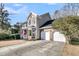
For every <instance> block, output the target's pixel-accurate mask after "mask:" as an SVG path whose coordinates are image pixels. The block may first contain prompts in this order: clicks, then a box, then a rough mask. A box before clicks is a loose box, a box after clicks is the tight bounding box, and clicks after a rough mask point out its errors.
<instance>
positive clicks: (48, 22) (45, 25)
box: [40, 19, 54, 28]
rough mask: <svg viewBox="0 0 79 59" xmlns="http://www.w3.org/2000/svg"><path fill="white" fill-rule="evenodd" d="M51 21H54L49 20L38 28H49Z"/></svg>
mask: <svg viewBox="0 0 79 59" xmlns="http://www.w3.org/2000/svg"><path fill="white" fill-rule="evenodd" d="M53 21H54V19H53V20H49V21H47V22H46V23H44V24H43V25H42V26H40V28H41V27H47V26H51V25H52V22H53Z"/></svg>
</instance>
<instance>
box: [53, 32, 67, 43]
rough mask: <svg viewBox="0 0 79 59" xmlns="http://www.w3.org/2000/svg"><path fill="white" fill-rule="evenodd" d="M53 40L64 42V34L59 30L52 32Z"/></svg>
mask: <svg viewBox="0 0 79 59" xmlns="http://www.w3.org/2000/svg"><path fill="white" fill-rule="evenodd" d="M53 40H54V41H60V42H66V38H65V36H64V34H61V33H60V32H54V34H53Z"/></svg>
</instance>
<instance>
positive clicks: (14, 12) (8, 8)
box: [5, 7, 17, 14]
mask: <svg viewBox="0 0 79 59" xmlns="http://www.w3.org/2000/svg"><path fill="white" fill-rule="evenodd" d="M5 9H6V10H8V12H9V13H10V14H17V12H16V10H14V9H13V8H10V7H5Z"/></svg>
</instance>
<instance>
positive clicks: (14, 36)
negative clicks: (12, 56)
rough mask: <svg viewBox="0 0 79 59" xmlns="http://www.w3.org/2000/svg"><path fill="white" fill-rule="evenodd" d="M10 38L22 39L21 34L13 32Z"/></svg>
mask: <svg viewBox="0 0 79 59" xmlns="http://www.w3.org/2000/svg"><path fill="white" fill-rule="evenodd" d="M10 38H11V39H20V35H19V34H11V35H10Z"/></svg>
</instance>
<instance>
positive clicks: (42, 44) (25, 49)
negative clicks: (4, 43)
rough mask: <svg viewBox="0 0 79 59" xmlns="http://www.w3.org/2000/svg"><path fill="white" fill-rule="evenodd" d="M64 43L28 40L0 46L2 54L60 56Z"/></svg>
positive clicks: (0, 53)
mask: <svg viewBox="0 0 79 59" xmlns="http://www.w3.org/2000/svg"><path fill="white" fill-rule="evenodd" d="M63 47H64V43H62V42H50V41H44V40H43V41H30V42H26V43H24V44H21V45H14V46H8V47H3V48H0V55H2V56H61V55H62V51H63Z"/></svg>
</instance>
